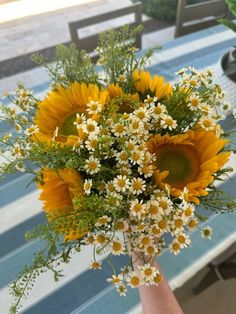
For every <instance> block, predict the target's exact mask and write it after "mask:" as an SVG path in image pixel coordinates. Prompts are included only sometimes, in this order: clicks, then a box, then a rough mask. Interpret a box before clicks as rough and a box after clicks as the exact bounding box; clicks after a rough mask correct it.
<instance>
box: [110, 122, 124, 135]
mask: <svg viewBox="0 0 236 314" xmlns="http://www.w3.org/2000/svg"><path fill="white" fill-rule="evenodd" d="M111 130H112V132H113V133H114V135H115V136H117V137H124V136H125V134H126V132H127V129H126V126H125V125H123V124H121V123H116V124H115V125H114V126H113V127H112V129H111Z"/></svg>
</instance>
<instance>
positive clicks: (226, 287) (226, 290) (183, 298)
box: [175, 268, 236, 314]
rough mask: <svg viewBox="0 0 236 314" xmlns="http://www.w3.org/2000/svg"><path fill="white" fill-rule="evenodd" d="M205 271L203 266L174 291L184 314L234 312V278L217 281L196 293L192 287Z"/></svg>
mask: <svg viewBox="0 0 236 314" xmlns="http://www.w3.org/2000/svg"><path fill="white" fill-rule="evenodd" d="M206 272H207V268H204V269H203V270H201V271H200V272H198V273H197V274H196V275H195V276H194V277H193V278H191V279H190V280H189V281H188V282H187V283H186V284H184V285H183V286H182V287H181V288H179V289H177V290H176V291H175V295H176V297H177V299H178V301H179V303H180V304H181V307H182V308H183V311H184V313H185V314H223V313H224V314H235V313H236V306H235V296H236V279H229V280H226V281H220V280H219V281H217V282H216V283H215V284H213V285H212V286H210V287H209V288H208V289H206V290H205V291H203V292H201V293H200V294H198V295H196V294H195V293H194V288H195V287H196V286H197V284H198V283H199V282H200V280H201V278H203V277H204V275H205V274H206Z"/></svg>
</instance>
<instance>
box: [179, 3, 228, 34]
mask: <svg viewBox="0 0 236 314" xmlns="http://www.w3.org/2000/svg"><path fill="white" fill-rule="evenodd" d="M186 3H187V1H186V0H178V7H177V17H176V30H175V37H179V36H182V35H185V34H189V33H191V32H195V31H198V30H201V29H204V28H207V27H210V26H213V25H216V24H217V19H219V18H220V17H225V16H226V14H227V5H226V3H225V1H224V0H212V1H205V2H202V3H196V4H192V5H186ZM204 19H205V20H204ZM193 21H196V22H195V23H191V25H190V24H189V25H185V23H186V22H193Z"/></svg>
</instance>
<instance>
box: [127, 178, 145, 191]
mask: <svg viewBox="0 0 236 314" xmlns="http://www.w3.org/2000/svg"><path fill="white" fill-rule="evenodd" d="M145 188H146V182H145V181H144V180H143V179H141V178H133V179H132V180H131V182H130V191H131V192H132V194H134V195H139V194H141V193H143V192H144V191H145Z"/></svg>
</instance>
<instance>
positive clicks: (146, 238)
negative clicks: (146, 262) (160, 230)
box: [142, 237, 150, 245]
mask: <svg viewBox="0 0 236 314" xmlns="http://www.w3.org/2000/svg"><path fill="white" fill-rule="evenodd" d="M149 242H150V239H149V238H148V237H145V238H143V239H142V244H143V245H147V244H149Z"/></svg>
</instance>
